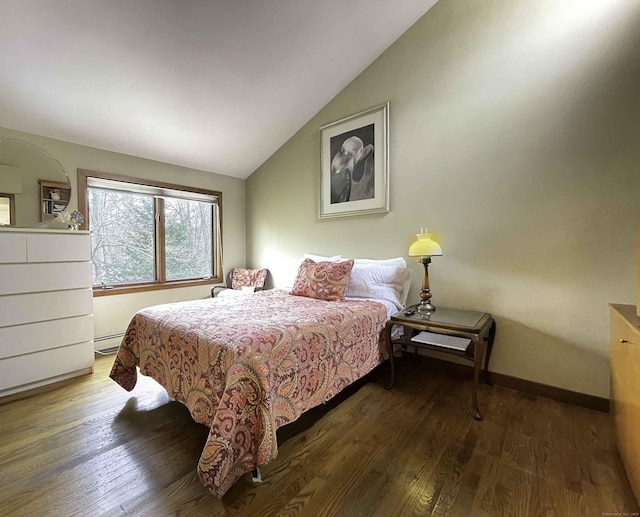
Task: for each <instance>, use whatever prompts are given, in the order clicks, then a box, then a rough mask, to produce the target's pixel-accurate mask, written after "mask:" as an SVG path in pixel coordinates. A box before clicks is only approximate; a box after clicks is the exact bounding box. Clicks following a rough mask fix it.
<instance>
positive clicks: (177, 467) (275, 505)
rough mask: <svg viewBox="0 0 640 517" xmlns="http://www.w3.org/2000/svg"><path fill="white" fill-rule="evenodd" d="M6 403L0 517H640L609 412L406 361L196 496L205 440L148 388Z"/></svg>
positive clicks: (173, 405)
mask: <svg viewBox="0 0 640 517" xmlns="http://www.w3.org/2000/svg"><path fill="white" fill-rule="evenodd" d="M112 361H113V356H111V357H100V358H98V359H97V361H96V371H95V373H94V374H93V375H88V376H85V377H81V378H77V379H73V380H70V381H65V382H64V383H61V384H59V385H57V386H55V387H54V388H49V389H40V390H36V391H32V392H29V393H23V394H18V395H15V396H11V397H6V398H4V399H0V516H3V517H4V516H29V515H34V516H38V517H48V516H55V517H59V516H64V517H68V516H69V517H70V516H92V517H93V516H124V515H129V516H131V515H133V516H147V515H148V516H170V515H176V516H178V515H180V516H223V515H225V516H231V517H233V516H236V517H239V516H247V517H249V516H251V517H256V516H257V517H263V516H272V515H273V516H276V515H278V516H313V517H318V516H344V517H352V516H353V517H357V516H363V517H364V516H366V517H369V516H380V517H389V516H405V515H407V516H408V515H411V516H414V515H441V516H465V517H466V516H490V517H496V516H502V515H504V516H547V515H549V516H562V517H567V516H573V515H576V516H578V515H579V516H589V515H593V516H599V517H600V516H602V515H606V514H615V515H633V514H634V513H636V515H637V512H638V510H639V509H638V506H637V504H636V502H635V499H634V497H633V494H632V492H631V488H630V486H629V484H628V481H627V479H626V477H625V474H624V470H623V468H622V464H621V461H620V458H619V456H618V453H617V451H616V449H615V444H614V438H613V429H612V426H611V422H610V417H609V415H607V414H605V413H599V412H596V411H592V410H588V409H585V408H581V407H577V406H571V405H568V404H563V403H560V402H555V401H552V400H548V399H544V398H536V397H532V396H528V395H526V394H522V393H519V392H517V391H514V390H510V389H507V388H502V387H493V388H492V387H489V386H485V385H481V386H480V388H479V401H480V407H481V410H482V411H483V414H484V417H485V418H484V420H483V421H482V422H476V421H475V420H473V418H472V417H471V397H470V389H471V381H470V378H469V377H468V376H464V375H460V374H456V373H452V372H442V371H438V370H437V369H432V368H430V367H429V363H428V360H422V361H421V362H419V363H416V362H415V360H413V359H412V358H403V359H402V360H400V361H399V364H398V371H397V377H396V379H397V380H396V384H395V386H394V389H393V390H391V391H386V390H385V389H384V388H383V383H384V381H385V380H386V377H385V374H386V372H385V371H384V370H383V369H381V370H380V371H376V372H374V373H373V374H372V375H371V376H370V377H369V378H368V379H367V380H366V381H365V382H361V383H359V384H358V385H356V386H354V387H352V388H350V389H349V390H347V391H346V392H345V393H343V394H341V395H340V396H339V397H338V400H334V401H331V402H330V403H328V404H326V405H324V406H322V407H320V408H316V409H314V410H312V411H310V412H309V413H307V414H305V415H303V417H302V418H301V419H300V420H298V421H297V422H295V423H294V424H291V425H289V426H286V427H284V428H283V429H281V430H280V431H279V433H278V436H279V444H280V450H279V455H278V457H277V458H276V459H275V460H274V461H273V462H272V463H271V464H269V465H266V466H264V467H262V469H261V472H262V476H263V480H264V482H263V483H262V484H258V485H253V484H252V483H251V481H250V480H249V478H248V477H247V478H246V479H245V478H242V479H240V480H239V481H238V482H237V483H236V484H235V485H234V486H233V487H232V488H231V490H229V492H228V493H227V494H226V495H225V496H224V497H223V499H222V500H218V499H216V498H215V497H214V496H212V495H211V494H210V493H209V492H207V491H206V489H204V488H203V487H202V485H201V484H200V481H199V479H198V477H197V475H196V464H197V462H198V458H199V456H200V452H201V450H202V448H203V445H204V442H205V440H206V438H207V434H208V433H207V429H206V428H205V427H204V426H201V425H199V424H196V423H194V422H193V420H192V419H191V417H190V416H189V413H188V411H187V410H186V408H184V407H183V406H182V405H181V404H179V403H177V402H174V401H171V400H170V399H168V397H167V395H166V393H165V392H164V390H163V389H162V388H161V387H160V386H158V385H157V384H156V383H155V382H154V381H152V380H150V379H145V378H142V381H139V383H138V386H137V387H136V388H135V390H134V391H133V392H131V393H127V392H125V391H124V390H123V389H122V388H120V386H118V385H117V384H115V383H114V382H113V381H111V380H110V379H109V378H108V372H109V370H110V367H111V364H112Z"/></svg>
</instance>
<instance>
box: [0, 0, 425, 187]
mask: <svg viewBox="0 0 640 517" xmlns="http://www.w3.org/2000/svg"><path fill="white" fill-rule="evenodd" d="M436 1H437V0H394V1H389V0H0V127H6V128H11V129H16V130H19V131H24V132H28V133H33V134H38V135H43V136H48V137H51V138H56V139H60V140H65V141H68V142H74V143H78V144H83V145H88V146H92V147H97V148H100V149H107V150H110V151H116V152H121V153H126V154H130V155H134V156H141V157H144V158H150V159H154V160H159V161H162V162H167V163H171V164H176V165H181V166H185V167H192V168H195V169H201V170H205V171H211V172H217V173H220V174H227V175H230V176H236V177H240V178H246V177H247V176H248V175H249V174H251V173H252V172H253V171H254V170H255V169H256V168H257V167H258V166H259V165H260V164H261V163H262V162H263V161H264V160H266V159H267V158H268V157H269V156H270V155H271V154H272V153H273V152H274V151H275V150H276V149H278V147H280V146H281V145H282V144H283V143H284V142H285V141H286V140H287V139H289V138H290V137H291V136H292V135H293V134H294V133H295V132H296V131H297V130H298V129H299V128H300V127H301V126H302V125H303V124H304V123H305V122H306V121H308V120H309V119H310V118H311V117H312V116H313V115H314V114H315V113H316V112H318V111H319V110H320V108H322V107H323V106H324V105H325V104H326V103H327V102H328V101H329V100H330V99H331V98H332V97H333V96H334V95H336V94H337V93H338V92H339V91H340V90H341V89H342V88H344V87H345V86H346V85H347V84H348V83H349V82H350V81H351V80H353V79H354V78H355V77H356V76H357V75H358V74H359V73H360V72H361V71H362V70H364V69H365V68H366V67H367V66H368V65H369V64H370V63H371V62H372V61H373V60H374V59H375V58H376V57H378V56H379V55H380V54H381V53H382V52H383V51H384V50H385V49H386V48H387V47H388V46H389V45H390V44H391V43H393V42H394V41H395V40H396V39H397V38H398V37H399V36H400V35H401V34H402V33H403V32H404V31H405V30H406V29H408V28H409V27H410V26H411V25H412V24H413V23H414V22H415V21H416V20H417V19H418V18H419V17H420V16H422V14H424V13H425V12H426V11H427V10H428V9H429V8H430V7H431V6H432V5H433V4H434V3H435V2H436ZM345 115H348V113H345Z"/></svg>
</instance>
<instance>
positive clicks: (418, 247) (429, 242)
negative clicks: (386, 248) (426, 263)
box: [409, 228, 442, 257]
mask: <svg viewBox="0 0 640 517" xmlns="http://www.w3.org/2000/svg"><path fill="white" fill-rule="evenodd" d="M416 237H418V240H417V241H416V242H414V243H413V244H412V245H411V247H410V248H409V256H410V257H436V256H440V255H442V248H441V247H440V244H438V243H437V242H436V241H434V240H433V239H431V234H430V233H429V232H428V231H427V229H426V228H422V229H421V230H420V233H416Z"/></svg>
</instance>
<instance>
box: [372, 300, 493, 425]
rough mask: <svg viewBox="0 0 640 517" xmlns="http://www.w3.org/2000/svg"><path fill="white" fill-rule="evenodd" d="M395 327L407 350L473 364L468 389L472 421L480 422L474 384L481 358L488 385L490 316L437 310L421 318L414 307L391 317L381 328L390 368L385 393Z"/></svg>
mask: <svg viewBox="0 0 640 517" xmlns="http://www.w3.org/2000/svg"><path fill="white" fill-rule="evenodd" d="M395 325H402V326H403V327H404V337H403V340H402V343H403V344H404V345H406V346H407V347H415V349H416V351H417V349H418V348H425V349H429V350H437V351H438V352H444V353H447V354H453V355H456V356H458V357H464V358H465V359H469V360H470V361H473V385H472V388H471V401H472V404H473V417H474V418H475V419H476V420H482V415H481V414H480V410H479V409H478V380H479V378H480V370H481V367H482V357H483V356H484V375H485V379H486V381H487V383H488V384H491V380H490V379H489V373H488V371H487V366H488V365H489V357H490V356H491V349H492V348H493V340H494V337H495V332H496V323H495V321H494V319H493V317H492V316H491V314H488V313H486V312H474V311H463V310H459V309H448V308H446V307H438V308H437V309H436V310H435V312H432V313H431V314H429V315H427V316H421V315H420V314H418V313H417V312H415V305H414V306H411V307H408V308H407V310H405V311H401V312H398V313H396V314H394V315H393V316H391V319H390V320H389V321H388V322H387V326H386V328H385V333H386V340H387V343H389V363H390V365H391V380H390V382H389V385H388V386H387V389H390V388H391V387H392V386H393V382H394V380H395V365H394V359H393V342H392V340H391V330H392V329H393V327H394V326H395ZM422 333H425V334H422ZM421 334H422V335H421ZM418 339H419V340H420V341H418ZM396 342H397V341H396ZM465 343H466V346H465ZM485 352H486V353H485Z"/></svg>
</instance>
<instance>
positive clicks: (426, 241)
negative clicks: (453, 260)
mask: <svg viewBox="0 0 640 517" xmlns="http://www.w3.org/2000/svg"><path fill="white" fill-rule="evenodd" d="M416 237H418V240H417V241H416V242H414V243H413V244H412V245H411V247H410V248H409V256H410V257H420V262H422V265H423V266H424V277H423V279H422V290H421V291H420V303H419V304H418V305H416V311H418V314H420V316H422V317H428V316H429V314H431V313H432V312H434V311H435V310H436V308H435V307H434V306H433V304H432V303H431V289H430V288H429V264H430V263H431V257H437V256H440V255H442V248H441V247H440V244H438V243H437V242H436V241H434V240H433V239H432V238H431V234H430V233H429V232H428V231H427V229H426V228H421V230H420V233H417V234H416Z"/></svg>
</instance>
